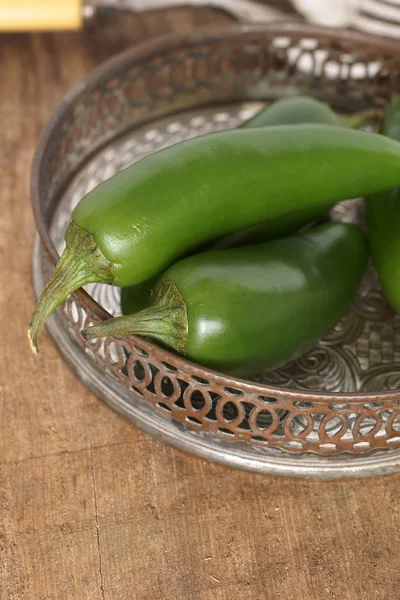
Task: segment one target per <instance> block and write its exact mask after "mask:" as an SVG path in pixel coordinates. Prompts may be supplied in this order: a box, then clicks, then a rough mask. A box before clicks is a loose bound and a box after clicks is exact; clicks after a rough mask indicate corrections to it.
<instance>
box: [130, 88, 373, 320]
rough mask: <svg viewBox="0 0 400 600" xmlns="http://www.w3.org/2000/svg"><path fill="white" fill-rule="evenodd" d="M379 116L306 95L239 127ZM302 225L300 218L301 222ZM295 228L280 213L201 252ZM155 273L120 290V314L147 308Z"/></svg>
mask: <svg viewBox="0 0 400 600" xmlns="http://www.w3.org/2000/svg"><path fill="white" fill-rule="evenodd" d="M381 116H382V111H380V110H376V109H373V110H366V111H363V112H360V113H356V114H354V115H351V116H349V117H348V116H339V115H337V114H336V113H335V112H333V111H332V110H331V108H329V106H328V105H327V104H323V103H322V102H319V101H318V100H314V98H309V97H308V96H294V97H289V98H284V99H283V100H278V101H276V102H274V103H273V104H270V105H268V106H267V107H266V108H263V109H262V110H260V111H259V112H258V113H256V115H255V116H254V117H252V118H251V119H248V120H247V121H244V123H242V124H241V125H240V127H241V128H242V129H244V128H246V129H247V128H250V127H266V126H273V125H296V124H305V123H308V124H310V123H319V124H325V125H332V126H334V127H354V128H358V127H360V126H361V125H363V124H364V123H365V122H367V121H371V120H373V119H377V118H378V117H381ZM319 215H320V211H319V210H318V211H317V213H316V212H315V208H312V209H311V210H310V215H309V221H310V222H311V221H313V220H315V218H316V217H317V216H319ZM301 221H302V224H304V221H303V219H302V220H301ZM298 228H299V217H298V215H297V214H295V213H294V214H290V215H287V214H284V215H283V217H282V219H281V220H280V221H279V219H275V221H274V228H273V230H271V225H270V224H269V223H265V222H264V223H256V224H255V225H251V226H250V227H246V228H245V229H239V230H238V231H232V232H230V233H227V234H226V235H223V236H222V237H219V238H218V239H217V240H213V241H212V242H211V243H210V244H209V245H208V246H207V247H206V248H205V249H207V250H213V249H220V250H222V249H224V248H236V247H238V246H246V245H249V244H257V243H261V242H265V241H266V240H267V239H275V238H278V237H282V236H284V235H288V234H290V233H294V232H295V231H297V230H298ZM158 277H159V274H158V275H156V276H154V277H153V278H151V279H150V280H148V281H143V282H141V283H138V284H137V285H134V286H132V287H126V288H121V310H122V314H124V315H129V314H131V313H134V312H138V311H139V310H142V308H145V307H146V306H147V302H148V299H149V296H150V290H151V289H152V288H153V286H154V285H155V283H156V281H157V280H158Z"/></svg>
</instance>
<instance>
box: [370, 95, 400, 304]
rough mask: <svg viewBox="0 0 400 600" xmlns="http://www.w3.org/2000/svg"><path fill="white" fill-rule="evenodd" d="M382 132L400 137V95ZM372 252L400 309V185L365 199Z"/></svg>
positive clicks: (390, 297)
mask: <svg viewBox="0 0 400 600" xmlns="http://www.w3.org/2000/svg"><path fill="white" fill-rule="evenodd" d="M380 133H382V134H383V135H387V136H389V137H390V138H392V139H394V140H397V141H400V97H396V98H395V99H394V100H393V101H392V102H391V103H390V105H389V106H388V108H387V109H386V111H385V114H384V118H383V120H382V123H381V126H380ZM365 208H366V218H367V227H368V236H369V240H370V248H371V256H372V260H373V262H374V266H375V268H376V270H377V273H378V276H379V281H380V283H381V286H382V289H383V292H384V294H385V296H386V298H387V299H388V301H389V302H390V304H391V305H392V306H393V308H394V309H395V310H396V311H397V312H398V313H400V277H399V272H400V188H395V189H393V190H390V191H388V192H384V193H381V194H377V195H374V196H370V197H368V198H366V200H365Z"/></svg>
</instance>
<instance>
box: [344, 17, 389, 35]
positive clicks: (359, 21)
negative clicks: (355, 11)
mask: <svg viewBox="0 0 400 600" xmlns="http://www.w3.org/2000/svg"><path fill="white" fill-rule="evenodd" d="M354 26H355V27H356V28H357V29H360V30H361V31H366V32H367V33H372V34H374V35H379V36H384V37H391V38H400V26H399V25H395V24H394V23H393V24H391V23H385V21H379V20H377V19H373V18H370V17H366V16H363V15H359V16H358V17H357V18H356V20H355V21H354Z"/></svg>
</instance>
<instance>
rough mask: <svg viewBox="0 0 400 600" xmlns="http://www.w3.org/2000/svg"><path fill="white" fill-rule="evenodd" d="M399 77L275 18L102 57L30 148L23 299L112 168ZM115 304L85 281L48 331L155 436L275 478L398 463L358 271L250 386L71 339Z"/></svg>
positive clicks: (353, 97)
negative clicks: (30, 234) (325, 326)
mask: <svg viewBox="0 0 400 600" xmlns="http://www.w3.org/2000/svg"><path fill="white" fill-rule="evenodd" d="M399 73H400V57H398V47H397V45H395V44H392V43H390V42H385V41H378V40H376V39H374V38H369V37H367V36H363V35H360V34H354V33H352V34H349V33H344V32H343V33H338V32H334V31H332V30H324V29H319V28H313V27H306V26H300V25H282V24H277V25H275V26H274V25H271V26H268V25H263V26H233V27H229V28H224V29H217V30H212V29H209V30H207V31H198V32H196V33H195V34H193V33H192V34H191V35H190V36H189V35H188V34H187V35H179V36H173V37H167V38H162V39H158V40H155V41H152V42H150V43H147V44H143V45H141V46H138V47H136V48H133V49H131V50H129V51H128V52H125V53H123V54H121V55H119V56H117V57H115V58H113V59H111V60H110V61H108V62H107V63H105V64H104V65H103V66H101V67H100V68H98V69H97V70H96V71H94V72H93V73H92V74H91V75H89V77H87V78H86V79H85V80H83V81H82V82H81V83H80V84H79V85H78V86H77V87H75V88H74V89H73V90H72V91H71V92H70V93H69V94H68V96H67V97H66V98H65V99H64V100H63V102H62V103H61V105H60V106H59V108H58V109H57V111H56V112H55V114H54V115H53V117H52V118H51V120H50V122H49V123H48V124H47V126H46V128H45V130H44V132H43V134H42V136H41V139H40V142H39V145H38V149H37V153H36V157H35V161H34V167H33V176H32V195H33V206H34V211H35V216H36V220H37V225H38V231H39V236H40V237H39V236H38V240H37V243H36V246H35V251H34V258H33V279H34V287H35V292H36V294H38V293H39V292H40V290H41V288H42V287H43V285H44V282H45V280H46V279H47V278H48V275H49V273H50V272H51V270H52V268H53V266H54V264H55V262H56V260H57V257H58V255H59V253H60V252H61V250H62V248H63V233H64V231H65V228H66V225H67V222H68V219H69V216H70V213H71V210H72V209H73V207H74V206H75V205H76V203H77V202H79V200H80V199H81V198H82V196H83V195H84V194H86V193H87V192H88V191H89V190H90V189H92V188H93V187H94V186H96V185H97V184H98V183H100V182H101V181H103V180H104V179H106V178H108V177H110V176H111V175H113V174H114V173H115V172H117V171H118V170H120V169H123V168H125V167H126V166H128V165H129V164H131V163H132V162H135V161H137V160H140V159H141V158H142V157H144V156H146V155H147V154H149V153H151V152H154V151H156V150H159V149H161V148H163V147H165V146H167V145H170V144H173V143H175V142H178V141H180V140H183V139H187V138H189V137H193V136H196V135H200V134H203V133H206V132H209V131H215V130H218V129H224V128H228V127H235V126H237V125H238V123H240V122H242V121H243V120H245V119H247V118H249V117H250V116H251V115H252V114H254V113H255V112H256V110H258V109H259V108H260V107H261V106H263V103H265V102H266V101H271V100H273V99H276V98H278V97H282V96H287V95H291V94H299V93H302V94H309V95H312V96H314V97H316V98H319V99H321V100H324V101H326V102H329V103H330V104H331V105H332V106H333V107H334V108H336V109H337V110H338V111H342V112H352V111H358V110H361V109H363V108H367V107H383V106H384V105H385V104H386V103H387V102H388V100H389V99H390V97H391V95H393V94H394V93H396V92H398V90H399V84H398V82H399ZM332 218H340V219H344V220H351V221H357V222H362V202H361V201H359V200H353V201H348V202H344V203H342V204H340V205H338V206H337V207H335V209H334V210H333V211H332ZM118 313H119V290H118V289H117V288H114V287H111V286H104V285H98V284H96V285H92V286H87V288H86V291H83V290H80V291H78V292H77V293H76V294H74V295H73V296H72V297H70V298H69V299H68V300H67V301H66V302H65V303H64V305H63V307H62V308H61V309H59V310H58V311H57V313H56V315H54V317H53V318H52V319H51V320H50V321H49V324H48V330H49V333H50V335H51V337H52V338H53V340H54V342H55V344H56V346H57V348H58V349H59V350H60V352H61V354H62V355H63V356H64V358H65V359H66V360H67V362H68V363H69V365H70V366H71V367H72V368H73V369H74V370H75V371H76V373H77V374H78V375H79V377H80V378H81V379H82V380H83V381H84V383H85V385H87V386H88V387H89V388H90V389H92V390H93V392H94V393H95V394H97V395H98V396H99V397H100V398H102V399H103V400H105V401H106V402H107V404H109V405H110V406H111V407H112V408H114V409H115V410H118V411H119V412H120V413H122V414H123V415H124V416H126V417H127V418H128V419H130V420H131V421H132V422H134V423H135V424H136V425H138V426H139V427H141V428H143V429H145V430H146V431H147V432H149V433H151V434H152V435H154V436H155V437H157V438H159V439H162V440H165V441H167V442H169V443H171V444H173V445H175V446H177V447H179V448H182V449H184V450H187V451H189V452H193V453H194V454H197V455H200V456H202V457H205V458H208V459H211V460H215V461H218V462H222V463H226V464H230V465H234V466H238V467H242V468H246V469H249V470H255V471H262V472H268V473H275V474H287V475H293V476H312V477H319V478H335V477H347V476H356V475H360V476H361V475H372V474H382V473H387V472H393V471H396V470H400V403H399V398H400V394H399V392H398V391H397V389H398V387H399V382H400V337H399V335H398V332H399V328H400V317H397V316H395V315H394V314H393V311H392V310H391V309H390V308H389V306H388V305H387V303H386V301H385V300H384V298H383V296H382V294H381V292H380V290H379V286H378V284H377V281H376V277H375V274H374V271H373V269H372V267H371V268H370V270H369V272H368V274H367V275H366V277H365V280H364V281H363V284H362V286H361V290H360V293H359V296H358V298H357V299H356V301H355V303H354V305H353V307H352V308H351V310H350V311H349V313H348V314H347V315H346V316H345V317H344V319H343V320H342V321H341V322H340V323H339V324H338V326H337V327H336V328H335V330H334V331H333V332H332V333H331V334H330V335H329V337H328V338H327V339H326V340H324V341H323V342H321V343H320V344H319V345H318V346H316V347H315V348H314V349H313V350H311V351H310V352H308V353H307V354H305V355H304V356H302V357H301V358H300V359H299V360H297V361H294V362H292V363H290V364H288V365H286V366H285V367H284V368H281V369H279V370H276V371H266V372H264V373H261V374H260V375H259V376H258V377H257V378H254V380H253V381H244V380H240V379H234V378H231V377H225V376H224V375H222V374H218V373H215V372H212V371H210V370H208V369H205V368H203V367H200V366H198V365H194V364H192V363H189V362H188V361H185V360H183V359H181V358H179V357H177V356H175V355H173V354H171V353H169V352H167V351H165V350H163V349H161V348H158V347H157V346H156V345H154V344H153V343H151V342H149V341H147V340H145V339H142V338H139V337H134V336H129V337H118V338H112V339H107V340H101V341H96V342H92V343H87V342H84V341H83V340H82V339H81V337H80V335H79V331H80V330H81V328H82V327H83V326H86V325H88V324H89V323H94V322H96V321H98V320H99V319H103V318H105V317H107V316H108V315H109V314H114V315H116V314H118ZM266 343H267V341H266Z"/></svg>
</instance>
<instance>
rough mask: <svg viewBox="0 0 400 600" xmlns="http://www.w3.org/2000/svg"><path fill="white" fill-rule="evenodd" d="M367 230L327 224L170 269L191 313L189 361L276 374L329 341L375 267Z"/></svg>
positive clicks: (192, 259) (245, 373) (248, 372)
mask: <svg viewBox="0 0 400 600" xmlns="http://www.w3.org/2000/svg"><path fill="white" fill-rule="evenodd" d="M367 258H368V251H367V244H366V241H365V238H364V236H363V235H362V233H361V232H360V230H359V229H358V228H357V227H355V226H353V225H347V224H344V223H326V224H323V225H319V226H317V227H315V228H314V229H312V230H309V231H307V232H303V233H298V234H296V235H293V236H292V237H288V238H284V239H281V240H274V241H271V242H267V243H265V244H261V245H257V246H248V247H245V248H236V249H230V250H220V251H213V252H206V253H203V254H198V255H195V256H192V257H189V258H186V259H184V260H182V261H180V262H178V263H176V264H175V265H173V266H172V267H170V268H169V269H168V270H167V271H166V272H165V273H164V275H163V276H162V278H161V280H162V281H166V282H171V281H172V282H174V283H175V285H176V287H177V289H178V291H179V293H180V294H181V296H182V298H183V300H184V301H185V304H186V308H187V318H188V340H187V347H186V353H185V356H186V357H187V358H189V359H191V360H193V361H195V362H198V363H200V364H203V365H206V366H208V367H211V368H215V369H217V370H220V371H223V372H224V373H231V374H235V375H238V376H249V375H254V374H256V373H259V372H260V371H261V370H263V369H265V368H274V367H277V366H279V365H282V364H283V363H285V362H287V361H288V360H290V359H291V358H293V356H294V355H298V354H299V353H301V352H304V351H305V350H307V349H308V348H310V347H312V346H313V345H314V344H315V343H316V342H317V341H318V340H319V339H321V338H323V337H324V336H325V335H326V334H327V333H328V332H329V331H330V330H331V329H332V328H333V327H334V325H335V324H336V323H337V321H338V320H339V319H340V317H341V316H342V315H343V314H344V312H345V311H346V309H347V308H348V306H349V304H350V303H351V301H352V299H353V297H354V295H355V293H356V291H357V289H358V286H359V284H360V280H361V277H362V275H363V273H364V271H365V268H366V265H367Z"/></svg>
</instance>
